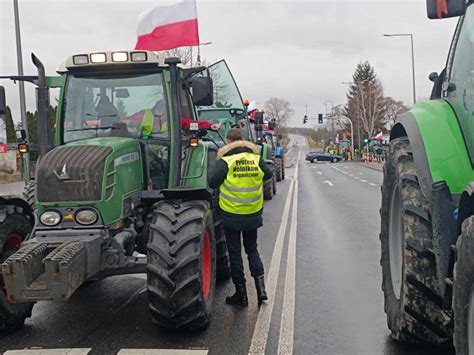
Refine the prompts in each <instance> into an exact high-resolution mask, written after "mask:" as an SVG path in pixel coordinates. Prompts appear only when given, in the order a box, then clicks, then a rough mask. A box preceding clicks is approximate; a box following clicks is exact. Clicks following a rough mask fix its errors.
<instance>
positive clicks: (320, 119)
mask: <svg viewBox="0 0 474 355" xmlns="http://www.w3.org/2000/svg"><path fill="white" fill-rule="evenodd" d="M318 123H319V124H322V123H323V114H322V113H320V114H319V115H318Z"/></svg>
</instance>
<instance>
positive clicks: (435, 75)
mask: <svg viewBox="0 0 474 355" xmlns="http://www.w3.org/2000/svg"><path fill="white" fill-rule="evenodd" d="M438 78H439V75H438V73H437V72H435V71H434V72H432V73H431V74H430V75H429V76H428V79H429V80H430V81H431V82H433V83H436V81H437V80H438Z"/></svg>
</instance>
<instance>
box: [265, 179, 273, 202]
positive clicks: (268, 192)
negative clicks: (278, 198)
mask: <svg viewBox="0 0 474 355" xmlns="http://www.w3.org/2000/svg"><path fill="white" fill-rule="evenodd" d="M263 198H264V199H265V200H271V199H272V198H273V178H271V179H268V180H266V181H264V182H263Z"/></svg>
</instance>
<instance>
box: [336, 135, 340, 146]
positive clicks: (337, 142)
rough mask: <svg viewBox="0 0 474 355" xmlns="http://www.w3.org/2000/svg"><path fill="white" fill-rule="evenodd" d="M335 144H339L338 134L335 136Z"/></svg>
mask: <svg viewBox="0 0 474 355" xmlns="http://www.w3.org/2000/svg"><path fill="white" fill-rule="evenodd" d="M336 144H339V133H338V134H336Z"/></svg>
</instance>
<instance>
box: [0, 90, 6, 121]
mask: <svg viewBox="0 0 474 355" xmlns="http://www.w3.org/2000/svg"><path fill="white" fill-rule="evenodd" d="M6 109H7V102H6V100H5V88H4V87H3V86H0V115H4V114H5V111H6Z"/></svg>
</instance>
